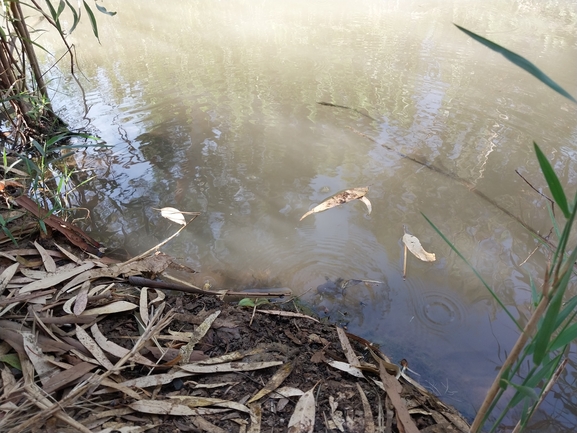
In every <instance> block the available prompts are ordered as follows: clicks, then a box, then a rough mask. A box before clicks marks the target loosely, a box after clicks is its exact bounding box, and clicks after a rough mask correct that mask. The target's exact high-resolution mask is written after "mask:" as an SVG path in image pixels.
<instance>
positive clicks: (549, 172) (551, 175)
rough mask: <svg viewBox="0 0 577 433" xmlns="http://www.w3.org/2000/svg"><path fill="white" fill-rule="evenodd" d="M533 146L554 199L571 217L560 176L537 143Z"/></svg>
mask: <svg viewBox="0 0 577 433" xmlns="http://www.w3.org/2000/svg"><path fill="white" fill-rule="evenodd" d="M533 146H534V147H535V154H536V155H537V160H538V161H539V165H540V166H541V171H542V172H543V176H544V177H545V180H546V181H547V185H549V190H550V191H551V194H552V195H553V199H554V200H555V203H557V206H559V209H561V212H563V215H565V218H569V215H570V212H569V205H568V204H567V197H566V196H565V191H563V187H562V186H561V182H559V178H558V177H557V175H556V174H555V171H554V170H553V167H551V163H549V160H548V159H547V157H546V156H545V154H544V153H543V152H542V151H541V149H540V148H539V146H538V145H537V143H535V142H533Z"/></svg>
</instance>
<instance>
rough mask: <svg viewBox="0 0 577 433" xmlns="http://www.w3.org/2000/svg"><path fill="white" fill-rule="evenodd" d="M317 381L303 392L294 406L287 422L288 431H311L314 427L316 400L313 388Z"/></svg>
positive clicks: (297, 432)
mask: <svg viewBox="0 0 577 433" xmlns="http://www.w3.org/2000/svg"><path fill="white" fill-rule="evenodd" d="M317 385H318V383H317V384H316V385H315V386H313V387H312V388H311V389H309V390H308V391H307V392H305V393H304V394H303V395H302V397H301V398H299V401H298V402H297V404H296V406H295V411H294V412H293V414H292V416H291V418H290V420H289V423H288V428H289V429H288V431H289V433H312V432H313V430H314V428H315V409H316V401H315V395H314V390H315V388H316V387H317Z"/></svg>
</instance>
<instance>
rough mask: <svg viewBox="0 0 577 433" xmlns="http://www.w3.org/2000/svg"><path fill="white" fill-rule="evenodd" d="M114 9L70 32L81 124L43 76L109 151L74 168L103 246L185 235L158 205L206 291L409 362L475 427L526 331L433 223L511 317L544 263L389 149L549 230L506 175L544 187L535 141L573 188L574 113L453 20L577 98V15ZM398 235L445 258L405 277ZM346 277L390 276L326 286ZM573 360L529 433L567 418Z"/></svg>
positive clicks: (364, 5)
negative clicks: (289, 315)
mask: <svg viewBox="0 0 577 433" xmlns="http://www.w3.org/2000/svg"><path fill="white" fill-rule="evenodd" d="M105 6H106V7H107V8H108V9H109V10H115V11H117V12H118V15H117V16H115V17H113V18H108V17H104V16H99V17H98V19H99V26H100V39H101V42H102V45H99V44H98V43H97V42H96V41H95V39H94V38H93V37H92V35H91V33H90V31H89V29H88V26H85V27H84V28H80V29H78V30H77V31H76V32H75V33H74V34H73V35H72V38H71V39H72V40H73V41H74V43H75V44H76V48H77V53H78V60H79V66H80V70H81V71H82V73H83V75H84V76H83V77H82V78H81V80H82V82H83V84H84V87H85V91H86V101H85V102H86V107H87V108H88V112H87V114H86V113H85V112H84V107H85V105H84V101H83V100H82V99H81V97H80V93H79V92H78V89H77V87H75V86H74V84H73V82H72V81H71V80H70V79H60V80H56V81H53V82H52V89H53V90H54V95H55V105H56V106H58V107H60V108H61V109H62V110H63V115H64V116H65V117H66V118H67V119H68V120H70V121H71V122H72V123H73V124H74V125H79V126H84V127H87V128H89V129H90V130H92V131H94V132H95V133H97V134H98V135H100V136H101V137H102V138H103V139H104V140H106V142H107V143H108V144H110V145H113V147H112V148H111V149H110V150H106V151H94V150H88V151H86V152H85V153H83V154H81V155H78V158H77V161H78V165H79V167H81V168H84V169H86V170H87V171H88V172H89V173H93V174H96V175H97V179H95V180H93V181H92V182H90V183H89V185H88V186H87V188H86V189H84V190H82V191H81V192H79V193H78V197H77V199H78V200H79V202H80V204H81V205H82V206H86V207H88V208H90V209H91V214H92V219H91V221H90V227H91V228H92V230H93V232H94V233H97V236H99V237H101V238H104V239H109V241H108V244H109V245H110V246H113V247H115V248H121V249H122V248H124V249H127V250H128V251H130V252H131V253H133V254H136V253H140V252H142V251H144V250H146V249H148V248H150V247H151V246H153V245H155V244H156V243H158V242H160V241H161V240H163V239H165V238H166V237H167V236H168V235H170V234H171V233H173V232H174V230H176V229H177V227H176V226H175V225H174V224H172V223H170V222H168V221H166V220H164V219H162V218H161V217H160V215H159V212H158V211H156V210H154V209H153V208H161V207H164V206H173V207H176V208H178V209H181V210H186V211H200V212H202V215H201V216H199V217H198V218H197V219H196V220H195V221H194V222H193V223H192V224H191V226H190V227H189V228H187V230H186V231H185V232H183V233H182V234H181V235H180V236H179V237H178V238H177V239H176V240H174V241H172V242H171V243H170V244H169V245H167V246H166V247H165V248H164V251H165V252H167V253H168V254H171V255H173V256H175V257H178V258H180V259H181V260H182V262H184V263H186V264H188V265H189V266H191V267H193V268H195V269H197V270H199V271H200V276H199V279H198V281H197V283H202V282H203V281H210V282H211V283H212V284H214V285H215V286H226V287H238V288H242V287H246V286H259V287H267V286H285V287H291V288H292V289H293V290H294V291H295V292H296V293H297V294H300V295H302V298H303V300H305V301H306V302H309V303H311V304H312V305H314V306H315V307H316V308H318V310H319V311H320V312H321V314H326V315H329V316H330V317H331V318H332V319H333V320H336V321H338V322H340V323H343V324H346V325H347V326H348V328H349V330H351V331H352V332H354V333H357V334H359V335H362V336H364V337H366V338H368V339H371V340H373V341H375V342H378V343H382V345H383V350H384V351H385V352H388V353H389V354H390V355H391V356H392V357H393V358H394V359H397V358H398V359H401V358H402V357H405V358H407V359H409V361H410V362H411V367H412V368H413V369H414V370H416V371H417V372H419V373H421V377H420V378H419V380H420V381H421V382H423V383H424V384H425V385H428V386H430V387H431V388H432V389H434V390H436V392H437V393H439V394H440V395H442V396H443V397H444V398H445V399H446V401H447V402H448V403H450V404H453V405H455V406H457V407H458V408H459V409H460V410H461V411H463V412H465V413H467V414H468V415H471V414H473V413H474V408H475V407H478V405H479V404H480V402H481V400H482V398H483V396H484V393H485V391H486V389H487V387H488V386H489V385H490V381H491V380H492V377H493V375H494V374H495V369H496V368H497V367H498V366H499V365H500V363H501V362H502V361H503V360H504V358H505V356H506V353H507V351H508V350H509V348H510V347H511V346H512V344H513V342H514V340H515V338H516V332H515V329H514V326H513V324H512V323H510V322H509V321H508V319H507V317H506V316H505V315H504V314H503V313H502V312H501V311H500V310H499V308H497V307H496V305H495V304H494V302H492V301H491V299H490V296H489V295H488V293H487V291H486V289H485V288H483V286H482V285H481V284H480V283H479V282H478V280H477V279H476V277H475V276H474V275H473V273H472V272H471V271H470V270H469V269H468V268H467V267H466V266H465V265H464V263H463V262H462V261H461V260H460V259H459V258H458V257H457V256H456V255H455V254H454V253H451V250H450V248H449V247H448V246H447V245H446V244H445V243H444V242H443V241H442V240H441V239H440V238H439V236H437V235H436V234H435V232H434V231H433V230H432V228H431V227H430V226H429V225H428V223H427V222H426V221H425V220H424V218H423V217H422V215H421V213H424V214H426V215H427V216H428V217H429V218H430V219H431V220H432V221H433V222H434V223H435V224H436V225H437V226H438V227H439V228H440V229H441V230H442V231H443V232H444V233H445V234H446V236H447V237H448V238H449V239H450V240H451V241H452V242H454V243H455V244H456V245H457V246H458V248H459V249H460V250H461V252H462V253H463V255H464V256H465V257H467V258H468V260H470V262H471V263H472V264H473V265H474V266H475V267H476V268H477V270H478V271H479V272H480V273H481V274H482V275H483V277H484V278H485V279H486V281H487V282H488V283H489V284H491V286H492V287H493V288H494V290H495V291H496V292H497V293H498V294H499V296H501V297H502V299H503V301H504V303H505V304H506V305H507V306H508V307H509V308H510V309H511V310H512V311H513V312H514V314H515V315H519V314H522V315H524V314H526V311H527V303H528V300H529V299H530V288H529V275H531V276H533V277H534V278H537V279H538V278H539V276H540V275H541V274H542V273H543V271H544V263H545V260H546V256H545V254H544V251H540V250H538V251H536V252H535V253H533V251H534V249H535V248H536V246H537V241H536V240H535V239H534V238H533V236H531V234H529V233H528V232H527V231H526V230H525V229H523V228H522V227H521V225H520V224H519V223H518V222H516V221H514V220H512V219H511V218H510V217H508V216H507V215H505V214H504V213H503V212H501V211H500V210H498V209H496V208H495V207H494V206H492V205H490V204H489V203H487V202H486V201H483V200H482V199H481V198H480V197H479V196H477V195H475V194H473V193H472V192H471V191H469V190H468V189H467V188H466V187H464V186H462V185H461V184H459V183H458V182H456V181H455V180H454V179H451V178H449V177H446V176H443V175H440V174H438V173H436V172H434V171H431V170H428V169H426V168H424V167H423V166H422V165H419V164H416V163H414V162H413V161H411V160H409V159H407V158H404V157H402V156H400V155H399V153H402V154H404V155H409V156H411V157H412V158H416V159H419V160H422V161H424V162H426V163H427V164H432V165H434V166H435V167H438V168H440V169H441V170H442V171H444V172H446V173H450V174H451V175H453V176H458V177H460V178H463V179H465V180H466V181H467V182H469V183H470V184H473V185H475V186H476V187H477V188H478V189H479V190H480V191H482V192H483V193H484V194H485V195H487V196H488V197H490V198H491V199H492V200H494V201H495V202H496V203H498V204H499V205H500V206H502V207H504V208H506V209H507V210H508V211H510V212H511V213H512V214H514V215H517V216H518V217H519V218H521V219H522V220H523V221H524V222H526V223H527V224H528V225H530V226H532V227H533V228H534V229H535V230H538V231H540V232H541V233H547V232H548V230H549V228H550V224H549V222H548V213H547V210H546V205H547V201H546V200H545V199H543V198H542V197H541V196H539V195H538V194H537V193H536V192H535V191H533V190H532V189H531V188H530V187H529V186H528V185H527V183H526V182H525V181H524V180H523V179H522V178H521V177H519V175H518V174H516V172H515V170H518V171H519V173H521V174H522V175H523V176H524V177H525V178H526V179H527V180H528V181H529V182H531V183H532V185H533V186H535V187H536V188H538V189H543V190H544V191H546V188H545V184H544V181H543V179H542V177H541V175H540V173H539V170H538V165H537V163H536V160H535V158H534V155H533V151H532V142H533V140H535V141H537V142H538V143H539V144H540V145H541V146H542V148H543V149H544V151H545V152H546V154H547V155H548V157H549V158H550V159H551V160H552V161H553V162H554V164H555V167H556V168H557V169H558V171H559V173H560V174H561V179H562V182H563V183H564V184H565V185H567V187H568V188H569V189H570V190H573V189H575V187H577V171H576V163H575V152H576V145H577V115H576V114H577V110H576V106H575V105H572V104H571V103H570V102H568V101H567V100H566V99H563V98H562V97H561V96H558V95H557V94H555V93H553V92H552V91H551V90H550V89H548V88H546V87H545V86H544V85H542V84H540V83H539V82H537V81H536V80H535V79H534V78H532V77H530V76H529V75H528V74H527V73H525V72H524V71H521V70H519V69H518V68H516V67H514V66H513V65H512V64H510V63H508V62H507V61H506V60H505V59H504V58H503V57H501V56H500V55H498V54H495V53H493V52H490V51H489V50H487V49H486V48H484V47H483V46H481V45H480V44H478V43H476V42H474V41H472V40H470V39H468V38H467V37H466V36H465V35H464V34H462V33H461V32H459V31H458V30H457V29H456V28H455V27H454V26H453V25H452V23H453V22H455V23H458V24H460V25H462V26H464V27H467V28H469V29H471V30H474V31H477V32H479V33H481V34H483V35H485V36H487V37H489V38H491V39H492V40H494V41H496V42H498V43H501V44H503V45H505V46H507V47H508V48H510V49H512V50H514V51H517V52H519V53H521V54H524V55H526V56H527V57H528V58H529V59H531V60H532V61H534V62H535V63H536V64H537V65H538V66H539V67H540V68H542V69H543V70H544V71H545V72H546V73H548V74H549V75H550V76H551V77H552V78H553V79H554V80H556V81H557V82H558V83H559V84H561V85H562V86H563V87H565V88H566V89H567V90H568V91H569V92H570V93H572V94H573V95H577V6H576V5H575V3H574V2H570V1H550V2H540V1H495V0H492V1H488V2H483V3H480V2H476V1H453V2H451V1H403V2H393V1H376V0H361V1H354V2H352V1H317V2H305V1H286V2H277V1H260V2H253V1H226V2H218V1H198V2H184V1H180V2H177V1H175V2H170V3H169V4H168V3H165V2H142V1H128V0H123V1H106V2H105ZM54 47H57V45H56V44H54ZM62 67H65V64H62ZM321 101H325V102H330V103H333V104H338V105H344V106H349V107H352V108H354V109H356V110H358V111H353V110H346V109H340V108H334V107H327V106H322V105H319V104H318V102H321ZM366 185H370V191H369V193H368V195H367V197H368V198H369V199H370V200H371V202H372V205H373V212H372V213H371V214H370V215H368V214H367V210H366V208H365V207H364V205H363V204H362V203H360V202H358V201H357V202H352V203H349V204H347V205H345V206H341V207H339V208H336V209H331V210H329V211H327V212H324V213H320V214H315V215H312V216H309V217H307V218H306V219H304V220H303V221H302V222H299V218H300V217H301V216H302V215H303V214H304V213H305V212H307V211H308V210H309V209H310V208H311V207H312V206H313V205H314V204H318V203H320V202H321V201H322V200H323V199H325V198H326V197H328V196H330V195H332V194H334V193H336V192H338V191H340V190H342V189H345V188H352V187H359V186H366ZM403 225H405V226H406V227H407V229H408V230H409V231H410V232H411V233H412V234H414V235H416V236H417V237H419V238H420V240H421V241H422V243H423V245H424V246H425V248H426V249H427V250H428V251H432V252H435V253H436V255H437V258H438V259H437V261H436V262H434V263H424V262H419V261H418V260H417V259H415V258H414V257H410V258H409V260H408V275H407V278H406V280H404V279H403V276H402V273H403V257H402V253H403V248H402V243H401V241H400V239H401V237H402V235H403ZM339 278H342V279H345V280H349V279H356V280H374V281H378V282H379V283H369V282H365V283H358V284H355V283H354V282H351V283H350V284H349V285H348V286H347V287H346V289H345V290H344V291H342V290H335V288H334V287H335V285H334V284H332V282H334V281H336V280H337V279H339ZM320 285H324V286H323V289H322V290H320V291H319V290H317V287H318V286H320ZM576 360H577V356H576V355H575V353H573V354H572V360H571V366H570V368H568V370H567V371H566V373H565V374H564V376H563V377H562V380H561V381H560V385H559V386H558V389H557V394H555V395H554V394H551V396H550V398H549V399H548V400H547V402H546V403H545V404H544V405H543V411H541V412H540V413H539V414H538V416H536V418H535V422H536V426H535V431H540V432H542V431H560V430H559V429H558V428H557V427H558V424H557V423H559V425H560V426H567V428H568V429H571V428H573V427H574V426H575V424H576V417H575V413H574V412H575V409H574V408H575V407H576V406H575V403H576V402H575V401H574V399H575V398H574V394H575V392H574V391H575V383H574V379H573V377H574V375H575V362H576ZM538 422H543V423H542V424H541V423H539V424H537V423H538ZM559 428H561V427H559ZM567 431H569V430H567Z"/></svg>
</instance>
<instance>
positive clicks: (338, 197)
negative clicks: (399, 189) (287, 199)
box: [300, 186, 371, 221]
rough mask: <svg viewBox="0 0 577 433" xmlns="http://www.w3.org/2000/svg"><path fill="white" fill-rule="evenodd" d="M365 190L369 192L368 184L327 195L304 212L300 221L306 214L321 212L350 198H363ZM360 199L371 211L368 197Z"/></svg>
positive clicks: (348, 200) (350, 199)
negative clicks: (323, 199)
mask: <svg viewBox="0 0 577 433" xmlns="http://www.w3.org/2000/svg"><path fill="white" fill-rule="evenodd" d="M367 192H369V187H368V186H365V187H361V188H352V189H347V190H345V191H341V192H339V193H337V194H335V195H333V196H332V197H329V198H328V199H326V200H325V201H323V202H322V203H321V204H319V205H318V206H315V207H314V208H312V209H311V210H310V211H308V212H307V213H306V214H304V215H303V216H302V217H301V219H300V221H302V220H303V219H305V218H306V217H307V216H309V215H312V214H313V213H318V212H322V211H325V210H328V209H331V208H333V207H335V206H338V205H341V204H345V203H348V202H350V201H352V200H356V199H361V198H364V196H365V194H366V193H367ZM362 201H363V203H365V204H366V205H367V208H368V209H369V213H371V202H370V201H369V200H368V199H365V200H362Z"/></svg>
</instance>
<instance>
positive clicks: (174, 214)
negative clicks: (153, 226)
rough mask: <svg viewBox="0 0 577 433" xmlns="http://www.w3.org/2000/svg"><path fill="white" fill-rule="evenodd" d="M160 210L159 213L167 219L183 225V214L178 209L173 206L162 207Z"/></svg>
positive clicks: (184, 222) (184, 221)
mask: <svg viewBox="0 0 577 433" xmlns="http://www.w3.org/2000/svg"><path fill="white" fill-rule="evenodd" d="M159 210H160V215H162V216H163V217H164V218H166V219H167V220H170V221H172V222H175V223H177V224H181V225H185V224H186V220H185V219H184V215H183V214H182V212H180V211H179V210H178V209H175V208H173V207H163V208H162V209H159Z"/></svg>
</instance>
